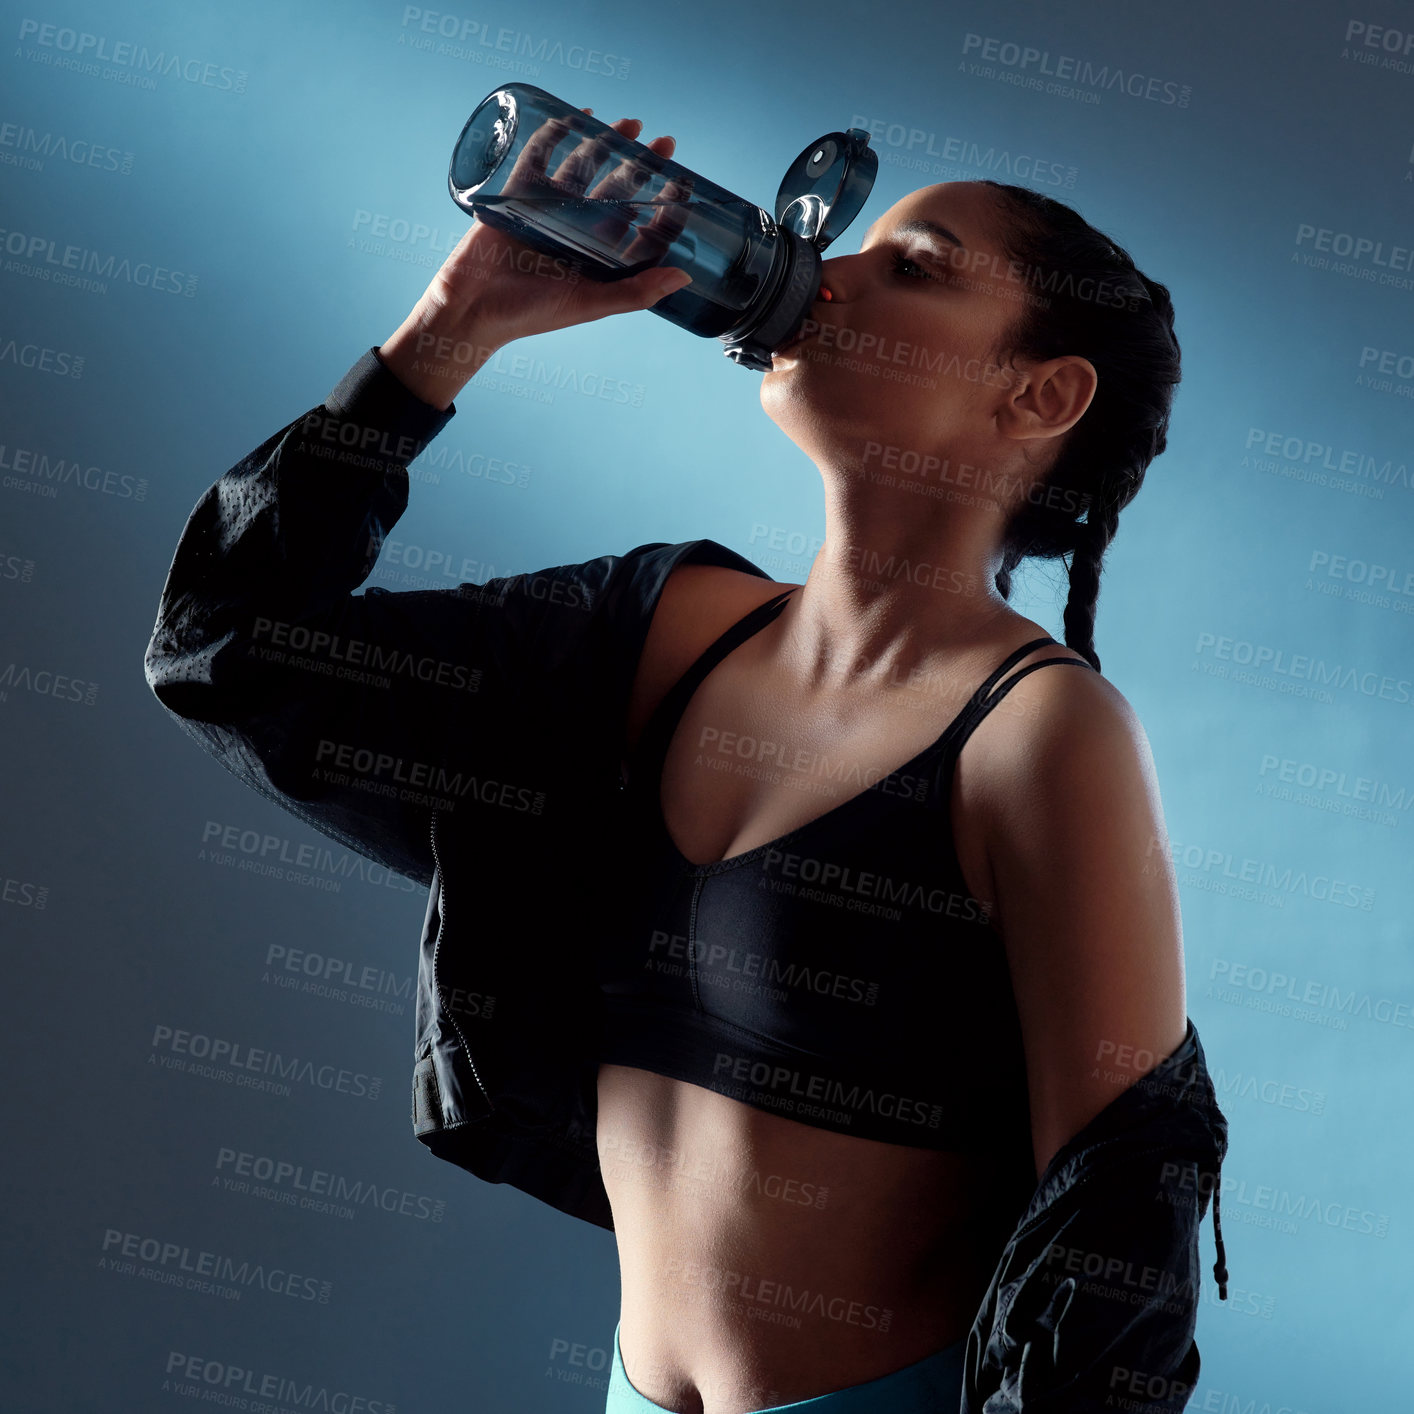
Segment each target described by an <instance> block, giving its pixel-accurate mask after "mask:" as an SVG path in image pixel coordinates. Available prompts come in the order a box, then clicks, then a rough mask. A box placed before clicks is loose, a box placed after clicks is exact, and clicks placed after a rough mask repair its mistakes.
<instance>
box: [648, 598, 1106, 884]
mask: <svg viewBox="0 0 1414 1414" xmlns="http://www.w3.org/2000/svg"><path fill="white" fill-rule="evenodd" d="M796 588H799V586H795V587H794V588H791V589H788V590H786V592H785V593H784V594H778V595H777V596H776V597H775V598H774V599H768V600H766V601H765V602H764V603H761V604H758V605H757V606H756V607H755V608H754V609H752V610H751V611H750V612H749V613H747V614H745V615H744V616H743V617H742V618H740V619H738V620H737V621H736V622H735V623H734V624H731V625H730V626H729V627H728V628H727V629H726V630H724V631H723V632H722V633H721V634H720V635H719V636H718V637H717V638H716V639H715V640H714V641H713V642H712V643H711V644H709V645H708V646H707V648H706V649H704V650H703V652H702V653H701V654H699V655H698V657H697V659H696V660H695V661H694V662H693V663H692V664H691V666H690V667H689V668H688V669H687V671H686V672H685V673H683V675H682V676H681V677H680V678H679V679H678V680H677V681H676V682H675V683H674V684H673V685H672V687H671V688H669V689H668V691H667V692H666V693H664V695H663V697H662V698H661V699H660V701H659V703H658V705H657V707H655V708H654V710H653V712H652V715H651V716H650V717H649V719H648V722H647V723H646V725H645V726H644V728H643V731H642V734H641V735H640V737H639V740H638V741H637V743H636V744H635V747H634V750H633V752H632V754H631V757H630V760H631V763H632V764H631V766H630V771H631V775H630V788H631V789H634V788H636V789H637V792H638V794H639V796H640V798H646V808H647V812H648V815H649V818H650V819H651V821H652V824H653V828H654V829H655V831H656V832H657V834H658V836H659V837H660V838H661V839H662V841H663V842H664V843H665V844H666V845H667V846H668V848H669V849H670V850H671V851H672V854H673V857H674V858H675V859H676V860H677V861H678V863H679V864H680V866H681V867H682V868H683V869H685V870H688V871H690V872H691V873H692V874H694V875H709V874H715V873H719V872H721V871H724V870H727V869H735V868H738V867H739V866H741V865H743V864H749V863H751V862H752V861H754V860H756V859H758V858H760V857H761V856H762V855H763V854H765V852H766V851H767V850H772V849H779V848H780V846H781V845H784V844H789V843H791V842H792V841H794V840H796V839H798V838H799V837H800V836H801V835H803V834H805V833H806V832H808V831H812V830H819V829H821V828H822V827H824V826H825V824H826V822H829V823H830V824H834V823H836V822H837V821H838V820H839V818H840V817H841V816H842V815H843V814H844V813H845V811H846V810H847V809H849V808H850V807H851V806H853V805H855V804H856V803H857V802H859V801H861V800H863V799H865V798H866V797H867V796H868V795H869V794H870V792H873V791H878V790H879V789H880V788H881V787H882V786H883V784H884V783H885V782H886V781H892V780H895V779H896V778H897V777H899V776H902V775H904V774H906V773H907V772H908V771H909V770H910V769H911V768H913V767H916V766H920V765H922V764H923V763H924V762H925V761H926V760H927V758H929V757H930V756H932V755H933V753H934V752H936V751H938V750H940V749H941V748H942V747H944V746H945V745H946V744H947V743H948V741H949V740H950V739H951V737H952V736H953V734H954V733H955V732H956V731H957V730H958V729H959V728H960V727H961V726H962V725H963V724H964V722H965V721H966V720H967V719H969V718H970V717H971V716H972V714H973V713H974V712H975V711H976V710H977V708H978V707H979V706H981V705H982V704H983V703H984V702H985V701H986V699H987V697H988V694H989V693H990V692H991V690H992V689H993V688H994V687H995V686H996V684H997V682H998V680H999V679H1000V678H1001V677H1002V676H1003V674H1005V673H1006V672H1007V671H1008V670H1009V669H1011V668H1012V667H1014V666H1015V665H1016V664H1017V663H1019V662H1020V661H1021V660H1022V659H1023V658H1024V657H1025V656H1026V655H1027V654H1028V653H1032V652H1034V651H1035V650H1036V649H1037V648H1040V647H1041V646H1042V645H1043V644H1047V643H1055V644H1056V646H1057V647H1061V646H1062V645H1061V644H1059V643H1057V641H1056V640H1055V639H1054V638H1052V637H1051V636H1050V635H1049V634H1043V635H1042V636H1041V637H1040V638H1033V639H1032V640H1031V641H1030V642H1029V643H1023V644H1022V645H1021V646H1020V647H1019V648H1016V649H1014V650H1013V651H1012V652H1011V653H1009V654H1008V655H1007V657H1006V658H1005V659H1004V660H1003V662H1001V663H1000V664H999V665H998V666H997V667H996V668H994V669H993V670H992V672H991V673H989V674H988V676H987V678H986V680H985V681H984V682H983V683H982V684H981V685H980V686H979V687H978V688H977V690H976V691H975V692H974V693H973V694H972V695H971V697H969V698H968V699H967V701H966V702H965V703H964V704H963V706H962V709H961V710H960V711H959V712H958V713H957V715H956V716H955V717H953V719H952V720H951V721H950V722H949V723H948V724H947V726H946V727H945V728H944V729H943V731H942V733H941V734H940V735H939V736H937V737H936V738H934V740H933V741H931V742H930V743H929V744H928V745H927V746H925V747H924V748H923V749H922V750H921V751H919V752H917V753H916V754H915V755H914V756H911V757H910V758H909V759H908V760H907V761H905V762H904V763H903V764H902V765H901V766H896V767H895V768H894V769H893V770H892V771H889V772H887V773H886V774H884V775H882V776H879V777H877V778H876V779H875V780H873V781H871V782H870V783H869V784H868V785H867V786H865V787H864V789H863V790H860V791H856V792H855V793H854V794H853V795H851V796H848V797H847V798H846V799H844V800H842V801H840V802H839V803H838V804H836V805H832V806H831V807H830V809H828V810H827V811H825V812H824V814H822V815H817V816H815V818H814V819H812V820H807V821H806V822H805V823H804V824H803V825H797V826H796V827H795V828H794V829H793V830H787V831H786V832H785V834H783V835H777V836H776V838H775V839H771V840H767V841H765V842H764V843H763V844H759V845H754V846H752V848H751V849H747V850H743V851H742V852H741V853H739V854H729V855H727V856H725V857H724V858H722V859H712V860H708V861H707V862H706V863H705V864H698V863H696V862H694V861H693V860H691V859H689V858H688V857H687V856H686V855H685V854H684V853H683V852H682V850H681V849H679V848H678V845H677V841H676V840H674V839H673V837H672V833H671V832H670V831H669V829H668V822H667V819H666V817H665V815H664V813H663V764H664V761H665V759H666V757H667V753H668V747H669V746H670V745H671V743H672V739H673V736H674V734H675V733H676V731H677V728H678V725H679V724H680V723H681V721H682V718H683V716H684V715H685V713H686V711H687V705H688V703H689V702H690V701H691V700H692V697H693V695H694V694H695V693H696V691H697V689H698V688H699V687H700V686H701V685H702V680H703V679H704V678H705V677H706V676H707V675H708V673H710V672H711V671H712V669H713V668H715V667H716V666H717V664H718V663H720V662H721V661H722V659H723V658H725V657H726V656H727V655H728V654H729V653H731V652H732V651H733V650H734V649H736V648H738V647H740V646H741V644H742V643H744V642H745V641H746V640H747V639H748V638H751V637H752V636H753V635H754V634H756V633H758V632H759V631H760V630H761V629H763V628H765V626H766V625H767V624H768V623H770V622H771V621H772V620H773V619H774V618H775V617H776V615H777V614H779V613H780V611H781V610H782V609H784V608H785V606H786V601H787V600H789V599H790V597H791V595H792V594H794V593H795V590H796ZM1046 663H1074V664H1075V665H1076V666H1077V667H1087V668H1091V669H1092V671H1093V668H1094V665H1093V664H1091V663H1089V662H1086V661H1084V660H1082V659H1075V658H1045V659H1042V660H1041V661H1040V662H1038V663H1033V664H1031V665H1030V666H1029V667H1027V668H1024V669H1023V670H1022V672H1021V673H1018V674H1017V675H1016V678H1013V679H1012V680H1011V681H1012V682H1015V681H1016V680H1017V679H1018V678H1020V677H1021V676H1023V675H1024V674H1025V673H1026V672H1029V671H1030V670H1031V668H1039V667H1042V666H1044V665H1045V664H1046ZM670 712H671V716H670V715H669V713H670Z"/></svg>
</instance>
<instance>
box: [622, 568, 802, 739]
mask: <svg viewBox="0 0 1414 1414" xmlns="http://www.w3.org/2000/svg"><path fill="white" fill-rule="evenodd" d="M793 587H797V586H792V585H789V584H781V583H778V582H777V581H776V580H773V579H768V578H763V577H762V576H761V575H757V574H751V573H750V572H749V571H747V570H737V569H732V568H730V567H729V566H725V565H707V564H680V565H677V566H675V567H674V568H673V570H672V572H671V573H670V574H669V576H668V578H667V580H666V581H665V582H664V585H663V589H662V592H661V593H660V594H659V596H658V602H657V604H656V605H655V607H654V610H653V616H652V619H651V620H650V622H649V625H648V633H647V636H646V637H645V639H644V641H643V651H642V653H641V655H640V657H639V660H638V666H637V669H636V670H635V673H634V680H633V686H632V689H631V693H630V698H629V711H628V740H629V742H630V743H633V742H636V741H637V739H638V734H639V732H640V731H641V730H642V728H643V725H644V723H646V722H647V720H648V718H649V716H650V715H651V714H652V712H653V709H654V708H655V707H656V706H657V704H658V702H659V700H660V699H661V698H662V696H663V694H664V693H666V692H667V691H668V690H669V688H670V687H671V686H672V684H673V683H675V682H676V681H677V680H678V679H679V678H680V677H681V676H682V675H683V674H684V673H685V672H686V671H687V670H688V668H689V667H691V666H692V664H693V662H694V661H695V660H696V659H697V658H698V657H699V656H700V655H701V653H702V652H703V651H704V650H705V649H706V648H707V647H708V646H709V645H710V644H711V643H712V642H713V640H714V639H716V638H717V637H718V636H719V635H721V634H722V633H724V632H725V631H726V629H727V628H728V627H729V626H730V625H731V624H733V623H735V622H736V620H737V619H740V618H742V617H744V616H745V615H746V614H748V613H750V612H751V610H752V609H754V608H755V607H756V606H757V605H758V604H764V603H765V602H766V600H768V599H774V598H775V597H776V595H778V594H781V593H783V592H784V591H785V590H787V589H790V588H793Z"/></svg>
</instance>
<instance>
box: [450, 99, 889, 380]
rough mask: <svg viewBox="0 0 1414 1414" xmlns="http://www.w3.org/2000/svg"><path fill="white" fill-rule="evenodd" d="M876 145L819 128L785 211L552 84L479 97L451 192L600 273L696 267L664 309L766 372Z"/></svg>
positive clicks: (803, 308) (791, 182)
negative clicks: (766, 206)
mask: <svg viewBox="0 0 1414 1414" xmlns="http://www.w3.org/2000/svg"><path fill="white" fill-rule="evenodd" d="M878 166H879V157H878V154H877V153H876V152H875V151H874V150H873V148H871V147H870V146H869V134H868V133H867V132H865V131H864V130H863V129H862V128H849V129H847V130H846V131H844V132H836V133H827V134H826V135H825V136H824V137H821V138H817V139H816V140H815V141H814V142H812V143H811V144H810V146H809V147H807V148H806V149H805V151H804V152H802V153H801V154H800V156H799V157H797V158H796V160H795V161H794V162H793V163H792V164H791V166H790V168H789V170H788V171H787V172H786V175H785V178H784V180H783V181H782V182H781V186H780V190H779V191H778V192H777V195H776V207H775V213H774V216H773V215H772V214H771V213H770V212H767V211H764V210H763V209H762V208H761V207H759V206H756V205H754V204H753V203H752V202H749V201H746V200H745V199H744V198H742V197H739V196H736V195H735V194H734V193H732V192H729V191H727V190H726V188H724V187H719V186H718V185H717V184H716V183H715V182H709V181H708V180H707V179H706V178H705V177H702V176H699V175H698V174H697V173H696V172H693V171H691V170H690V169H689V168H687V167H684V166H682V165H681V164H680V163H678V162H674V161H672V160H671V159H670V158H667V157H661V156H659V155H658V154H657V153H656V152H654V151H653V150H652V149H651V148H649V147H645V146H644V145H643V144H642V143H640V142H635V141H634V140H633V139H632V138H627V137H625V136H624V135H623V134H622V133H620V132H618V131H616V130H615V129H614V128H611V127H610V126H609V125H608V124H607V123H603V122H600V121H599V119H598V118H595V117H592V116H591V115H590V114H588V113H585V112H584V111H583V110H581V109H579V108H575V107H573V106H571V105H570V104H568V103H565V102H563V101H562V100H561V99H558V98H556V97H555V96H554V95H553V94H550V93H546V92H545V90H544V89H543V88H536V87H535V86H534V85H533V84H524V83H511V84H507V85H505V87H503V88H498V89H496V90H495V91H494V92H492V93H489V94H487V95H486V97H485V98H483V99H482V100H481V102H480V103H479V104H477V106H476V108H475V110H474V111H473V112H472V115H471V117H470V118H468V119H467V121H466V125H465V127H463V128H462V131H461V134H460V136H459V137H458V138H457V142H456V147H455V148H454V149H453V151H452V160H451V165H450V167H449V169H448V172H447V186H448V189H449V190H450V191H451V194H452V200H453V201H455V202H456V204H457V205H458V206H459V207H461V208H462V210H463V211H466V212H469V213H470V214H471V215H472V216H474V217H476V219H477V220H480V221H485V222H486V223H487V225H490V226H496V227H498V228H499V229H500V230H503V231H505V232H506V233H507V234H509V235H511V236H514V237H515V238H516V239H517V240H520V241H523V242H524V243H525V244H526V245H528V246H531V247H532V248H533V249H535V250H538V251H541V252H543V253H544V254H547V255H552V256H556V257H558V258H560V259H563V260H565V261H568V262H569V263H570V264H571V265H572V266H573V268H575V269H576V270H578V271H579V273H580V274H582V275H584V276H585V277H587V278H589V279H593V280H621V279H624V278H625V277H627V276H629V275H636V274H637V273H638V272H639V271H640V270H645V269H647V268H648V267H649V266H653V265H673V266H678V267H680V268H682V269H684V270H686V271H687V272H688V273H689V274H690V275H691V276H692V284H690V285H687V286H685V287H684V288H683V289H681V290H675V291H674V292H673V293H672V294H670V295H668V296H667V297H666V298H665V299H661V300H659V301H658V303H657V304H655V305H654V306H653V307H652V308H653V313H654V314H659V315H661V316H662V317H663V318H664V319H667V320H669V321H670V322H671V323H673V324H676V325H678V326H679V327H680V328H682V329H686V330H687V331H688V332H689V333H692V334H697V335H700V336H701V337H703V338H716V339H720V340H721V341H722V343H723V344H724V345H725V346H726V347H725V349H724V352H725V353H726V355H727V357H728V358H730V359H734V360H735V361H736V362H737V363H739V364H741V365H742V366H743V367H745V368H752V369H756V370H757V371H764V370H765V369H768V368H770V366H771V354H772V352H773V351H774V350H776V349H778V348H780V347H781V345H783V344H784V343H786V342H787V341H788V340H789V339H791V338H792V337H793V336H794V335H795V334H796V333H797V332H798V331H799V329H800V327H801V325H802V324H803V323H804V321H805V317H806V315H807V313H808V312H809V310H810V306H811V303H812V302H813V300H814V299H815V297H816V295H817V294H818V292H819V288H820V272H821V262H820V252H821V251H822V250H824V249H825V247H826V246H827V245H829V243H830V242H831V241H832V240H834V239H835V237H836V236H838V235H839V234H840V232H841V231H843V230H844V229H845V227H846V226H848V225H849V223H850V222H851V221H852V220H854V218H855V216H856V215H858V213H859V210H860V208H861V207H862V206H863V205H864V202H865V200H866V198H867V197H868V195H869V192H870V189H871V188H872V187H873V185H874V177H875V174H876V173H877V171H878Z"/></svg>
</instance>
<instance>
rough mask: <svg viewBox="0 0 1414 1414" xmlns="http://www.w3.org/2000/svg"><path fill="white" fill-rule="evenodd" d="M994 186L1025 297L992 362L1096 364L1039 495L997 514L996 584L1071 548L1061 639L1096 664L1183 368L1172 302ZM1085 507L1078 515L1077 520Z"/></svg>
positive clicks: (1092, 238)
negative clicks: (1106, 610) (1099, 636)
mask: <svg viewBox="0 0 1414 1414" xmlns="http://www.w3.org/2000/svg"><path fill="white" fill-rule="evenodd" d="M977 185H978V186H983V187H990V188H992V189H993V191H995V192H996V194H997V202H998V207H999V209H1000V213H1001V215H1002V217H1003V219H1002V221H1001V222H1000V223H999V229H1000V234H999V237H998V239H999V242H1000V244H1001V247H1002V250H1003V252H1004V253H1005V255H1006V257H1007V258H1008V260H1011V261H1015V262H1018V263H1019V264H1020V266H1021V267H1022V271H1023V274H1022V278H1023V279H1024V280H1025V281H1026V295H1025V300H1024V304H1023V308H1022V312H1021V313H1020V314H1019V315H1018V316H1017V318H1016V320H1015V321H1014V323H1013V325H1012V328H1011V329H1010V331H1009V332H1008V334H1007V336H1006V338H1005V340H1004V341H1003V347H1002V348H1001V349H999V350H998V356H999V359H1006V358H1009V357H1014V356H1015V355H1017V354H1020V355H1021V356H1022V357H1023V358H1026V359H1034V360H1044V359H1050V358H1057V357H1059V356H1060V355H1062V354H1079V355H1080V356H1081V357H1083V358H1086V359H1088V360H1089V361H1090V362H1091V363H1092V364H1093V365H1094V367H1095V372H1096V375H1097V377H1098V383H1097V386H1096V388H1095V395H1094V397H1093V399H1092V400H1091V402H1090V406H1089V407H1088V408H1087V409H1086V410H1085V412H1084V414H1083V415H1082V416H1081V418H1080V420H1079V421H1078V422H1077V423H1076V424H1075V426H1074V427H1072V428H1071V429H1070V430H1069V431H1068V432H1067V433H1066V434H1065V437H1064V439H1063V442H1062V447H1061V451H1060V453H1059V455H1058V456H1057V458H1056V460H1055V463H1054V464H1053V465H1052V467H1051V470H1050V472H1049V474H1048V475H1047V477H1046V479H1045V482H1044V487H1045V488H1046V494H1045V495H1043V496H1038V495H1035V494H1034V493H1033V496H1032V497H1031V498H1030V499H1027V500H1023V502H1022V503H1021V505H1020V506H1019V507H1018V508H1017V509H1016V511H1015V512H1014V514H1013V515H1012V517H1011V519H1010V520H1009V521H1008V522H1007V525H1006V528H1005V532H1004V535H1003V539H1002V567H1001V569H1000V570H998V571H997V576H996V583H997V589H998V591H999V592H1000V593H1001V596H1002V598H1003V599H1006V598H1009V597H1010V596H1011V572H1012V570H1013V569H1015V568H1016V566H1017V565H1018V564H1019V563H1020V562H1021V561H1022V560H1024V559H1027V558H1028V557H1033V556H1034V557H1036V558H1038V559H1043V560H1054V559H1060V558H1061V557H1063V556H1064V555H1066V554H1069V555H1070V556H1071V560H1070V565H1069V574H1070V594H1069V597H1068V598H1067V600H1066V605H1065V642H1066V646H1067V647H1068V648H1073V649H1074V650H1075V651H1076V652H1077V653H1080V654H1082V655H1083V656H1084V657H1086V658H1088V659H1089V661H1090V662H1091V663H1093V664H1094V665H1095V667H1096V669H1097V670H1098V669H1099V666H1100V656H1099V654H1098V653H1096V652H1095V601H1096V600H1097V598H1098V597H1099V593H1100V569H1101V566H1102V563H1103V561H1104V558H1105V551H1106V549H1107V548H1108V547H1109V544H1110V541H1111V540H1113V539H1114V534H1115V530H1116V529H1117V527H1118V523H1119V513H1120V511H1121V510H1123V509H1124V507H1125V506H1127V505H1128V504H1129V502H1130V501H1132V500H1133V499H1134V497H1135V495H1136V494H1137V493H1138V491H1139V488H1140V486H1142V485H1143V484H1144V472H1145V469H1146V468H1147V467H1148V465H1149V463H1150V462H1151V461H1153V460H1154V458H1155V457H1157V456H1158V455H1159V453H1160V452H1162V451H1163V450H1164V447H1165V446H1166V445H1167V444H1168V423H1169V409H1170V406H1171V404H1172V402H1173V392H1174V388H1175V387H1176V386H1177V385H1178V383H1179V381H1180V378H1181V376H1182V374H1181V370H1180V353H1179V347H1178V339H1177V338H1176V337H1175V335H1174V330H1173V301H1172V300H1171V299H1170V298H1169V292H1168V290H1167V289H1166V288H1165V287H1164V286H1163V285H1161V284H1159V283H1158V281H1157V280H1151V279H1149V278H1148V277H1147V276H1146V275H1143V274H1141V273H1140V271H1139V270H1137V269H1136V268H1135V265H1134V261H1133V259H1132V258H1131V256H1130V255H1129V252H1128V251H1126V250H1125V249H1124V248H1123V247H1122V246H1120V245H1118V244H1116V242H1114V241H1113V240H1111V239H1110V238H1109V237H1108V236H1106V235H1105V234H1104V233H1103V232H1102V231H1098V230H1096V229H1095V228H1094V227H1093V226H1091V225H1090V224H1089V222H1087V221H1086V220H1085V219H1084V218H1083V217H1082V216H1081V215H1080V214H1079V213H1078V212H1076V211H1074V210H1072V209H1071V208H1070V207H1069V206H1066V205H1065V204H1064V203H1063V202H1060V201H1056V200H1055V199H1054V198H1053V197H1049V196H1045V195H1043V194H1042V193H1040V192H1036V191H1032V190H1031V189H1030V188H1029V187H1018V186H1010V185H1007V184H1006V183H1004V182H993V181H989V180H982V181H979V182H977ZM1082 512H1083V513H1084V515H1085V519H1084V520H1083V521H1082V520H1081V519H1080V518H1079V517H1080V515H1081V513H1082Z"/></svg>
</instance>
